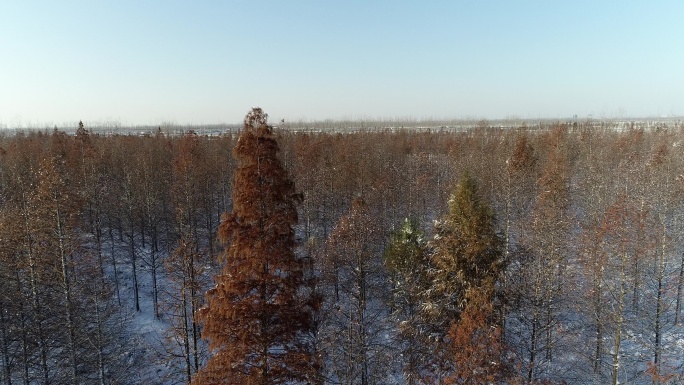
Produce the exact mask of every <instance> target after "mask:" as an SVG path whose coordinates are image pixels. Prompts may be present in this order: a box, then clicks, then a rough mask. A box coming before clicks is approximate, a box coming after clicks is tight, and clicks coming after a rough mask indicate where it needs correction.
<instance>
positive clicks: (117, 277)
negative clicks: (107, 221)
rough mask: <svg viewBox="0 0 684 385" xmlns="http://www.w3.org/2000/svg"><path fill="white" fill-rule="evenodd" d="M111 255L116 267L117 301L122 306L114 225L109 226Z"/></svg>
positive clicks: (113, 266) (114, 267) (113, 264)
mask: <svg viewBox="0 0 684 385" xmlns="http://www.w3.org/2000/svg"><path fill="white" fill-rule="evenodd" d="M109 255H110V257H111V259H112V268H113V269H114V287H115V288H116V301H117V303H118V304H119V306H121V294H120V293H119V269H118V267H117V266H116V253H115V252H114V232H113V231H112V226H109Z"/></svg>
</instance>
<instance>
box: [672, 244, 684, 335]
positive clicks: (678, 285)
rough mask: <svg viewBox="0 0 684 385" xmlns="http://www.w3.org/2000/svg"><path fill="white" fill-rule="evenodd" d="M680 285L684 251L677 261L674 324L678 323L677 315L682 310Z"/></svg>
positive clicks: (681, 283) (683, 284)
mask: <svg viewBox="0 0 684 385" xmlns="http://www.w3.org/2000/svg"><path fill="white" fill-rule="evenodd" d="M682 286H684V253H682V259H681V260H680V262H679V280H678V281H677V302H676V305H675V320H674V324H675V325H679V317H680V313H681V312H682Z"/></svg>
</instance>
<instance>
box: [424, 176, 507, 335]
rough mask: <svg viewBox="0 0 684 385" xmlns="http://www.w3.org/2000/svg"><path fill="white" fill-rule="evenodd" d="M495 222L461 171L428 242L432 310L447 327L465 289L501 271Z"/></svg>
mask: <svg viewBox="0 0 684 385" xmlns="http://www.w3.org/2000/svg"><path fill="white" fill-rule="evenodd" d="M494 224H495V217H494V213H493V212H492V210H491V209H490V208H489V206H488V205H487V204H486V203H485V202H483V201H482V198H481V197H480V195H479V193H478V188H477V184H476V183H475V180H474V179H473V178H472V177H471V176H470V175H469V174H467V173H466V174H464V175H463V176H462V177H461V180H460V182H459V184H458V185H457V187H456V190H455V192H454V193H453V195H452V196H451V198H450V199H449V213H448V214H447V215H446V217H445V218H444V219H442V220H441V221H438V222H437V223H436V225H435V232H436V234H435V237H434V239H433V241H432V243H431V247H432V248H433V252H432V255H431V261H432V264H433V265H434V268H433V271H432V274H433V281H434V287H433V289H432V290H431V291H432V293H431V294H432V295H431V296H430V297H431V298H432V299H434V300H435V301H432V303H431V305H434V306H433V309H431V310H432V313H434V314H435V315H437V316H439V317H438V318H440V319H442V320H444V321H445V322H446V326H447V327H448V324H449V323H450V322H451V321H452V320H454V319H458V317H459V314H460V312H461V311H462V309H463V308H464V307H465V305H466V302H467V301H466V293H467V292H468V291H469V290H471V289H473V288H478V287H482V286H483V285H484V284H493V283H495V282H496V280H497V279H498V277H499V274H500V272H501V271H502V268H503V260H502V254H503V242H502V239H501V237H500V236H499V234H497V233H496V229H495V226H494Z"/></svg>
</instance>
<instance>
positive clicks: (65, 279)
mask: <svg viewBox="0 0 684 385" xmlns="http://www.w3.org/2000/svg"><path fill="white" fill-rule="evenodd" d="M54 198H55V200H57V199H58V198H57V197H54ZM57 205H58V207H57V209H56V211H55V214H56V218H55V219H56V225H57V236H58V239H59V257H60V262H61V266H62V271H61V274H62V294H63V296H64V313H65V314H64V315H65V321H66V328H67V331H68V345H69V346H68V354H69V361H70V362H69V364H70V366H71V367H70V372H71V373H70V375H71V379H70V380H71V383H72V384H74V385H78V370H77V368H78V366H77V363H76V331H75V328H74V314H73V309H72V302H71V282H70V277H69V261H68V258H69V253H68V252H67V250H66V244H65V243H66V234H65V233H64V228H63V222H62V212H61V211H60V209H59V203H57Z"/></svg>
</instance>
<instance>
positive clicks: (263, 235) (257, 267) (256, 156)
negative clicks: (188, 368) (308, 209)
mask: <svg viewBox="0 0 684 385" xmlns="http://www.w3.org/2000/svg"><path fill="white" fill-rule="evenodd" d="M277 152H278V143H277V141H276V137H275V135H274V134H273V132H272V129H271V127H270V126H268V125H266V114H264V113H263V112H262V111H261V109H253V110H252V111H251V112H250V113H249V114H248V115H247V117H246V118H245V126H244V131H243V132H242V135H241V136H240V138H239V139H238V144H237V146H236V148H235V150H234V156H235V158H236V159H237V160H238V162H239V168H238V169H237V171H236V173H235V178H234V186H233V204H234V206H233V212H232V213H230V214H226V215H225V216H224V217H223V222H222V223H221V225H220V228H219V239H220V241H221V243H222V244H223V245H225V247H226V249H225V252H224V253H223V254H222V256H221V258H222V259H223V260H224V262H225V266H224V267H223V270H222V271H221V274H219V275H218V276H216V277H215V280H216V286H215V287H214V288H213V289H211V290H210V291H208V292H207V302H208V304H207V306H206V307H205V308H203V309H202V310H201V311H200V314H199V316H200V319H201V321H202V322H203V323H204V332H203V337H204V338H206V339H207V340H208V341H209V348H210V350H212V351H213V355H212V356H211V358H210V359H209V361H208V363H207V365H206V367H204V368H202V369H201V370H200V371H199V372H198V374H197V375H196V377H195V378H194V380H193V384H196V385H200V384H202V385H204V384H224V383H241V384H280V383H291V382H306V381H310V380H311V378H312V376H313V374H314V369H315V368H314V360H313V355H312V349H311V346H310V343H309V342H308V340H307V338H306V337H307V336H306V334H307V333H308V332H309V330H310V328H311V326H312V313H313V310H314V309H313V308H312V307H311V306H310V304H309V303H307V301H306V298H305V297H304V296H303V295H302V293H303V290H304V289H305V285H306V281H305V279H304V275H303V265H302V261H301V260H300V259H298V258H297V257H296V255H295V253H294V247H295V240H294V230H293V226H294V225H295V224H296V223H297V211H296V207H295V204H296V203H297V201H298V197H297V195H296V194H295V189H294V184H293V183H292V182H291V181H290V179H289V178H288V176H287V173H286V171H285V169H284V168H283V167H282V165H281V163H280V161H279V159H278V158H277Z"/></svg>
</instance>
